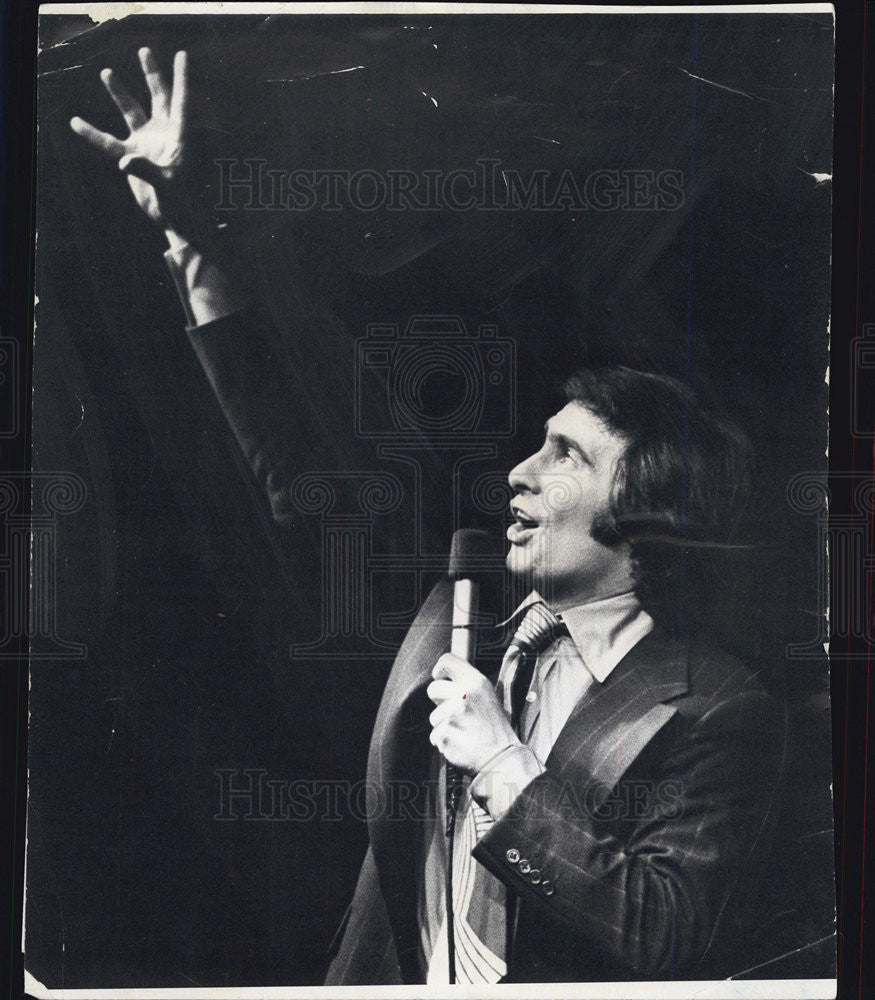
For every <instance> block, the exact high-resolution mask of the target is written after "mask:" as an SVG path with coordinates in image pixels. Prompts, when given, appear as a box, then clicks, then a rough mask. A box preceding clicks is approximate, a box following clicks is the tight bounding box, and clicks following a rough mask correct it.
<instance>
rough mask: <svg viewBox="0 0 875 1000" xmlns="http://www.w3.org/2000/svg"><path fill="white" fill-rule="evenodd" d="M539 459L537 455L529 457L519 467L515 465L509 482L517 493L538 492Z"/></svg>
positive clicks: (509, 476) (508, 478) (508, 477)
mask: <svg viewBox="0 0 875 1000" xmlns="http://www.w3.org/2000/svg"><path fill="white" fill-rule="evenodd" d="M537 458H538V455H537V453H536V454H534V455H529V457H528V458H524V459H523V460H522V462H520V463H519V465H515V466H514V467H513V468H512V469H511V470H510V472H509V473H508V476H507V481H508V482H509V483H510V486H511V489H512V490H513V491H514V492H515V493H537V492H538V490H539V486H538V475H537Z"/></svg>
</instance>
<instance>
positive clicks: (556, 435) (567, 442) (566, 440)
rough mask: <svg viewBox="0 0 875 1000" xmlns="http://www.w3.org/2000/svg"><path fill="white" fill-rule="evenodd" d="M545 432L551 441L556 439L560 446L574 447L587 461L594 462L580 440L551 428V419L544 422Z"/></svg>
mask: <svg viewBox="0 0 875 1000" xmlns="http://www.w3.org/2000/svg"><path fill="white" fill-rule="evenodd" d="M544 434H545V436H546V438H547V439H548V440H549V441H554V442H555V443H556V444H558V445H560V447H566V448H573V449H574V450H575V451H576V452H577V453H578V454H579V455H580V456H581V458H582V459H583V460H584V461H585V462H587V463H588V464H589V465H592V464H593V461H592V458H591V457H590V455H589V453H588V452H587V451H586V449H585V448H584V447H583V446H582V445H581V444H580V442H579V441H575V440H574V438H570V437H568V435H566V434H561V433H560V432H559V431H552V430H550V421H549V420H548V421H547V422H546V423H545V424H544Z"/></svg>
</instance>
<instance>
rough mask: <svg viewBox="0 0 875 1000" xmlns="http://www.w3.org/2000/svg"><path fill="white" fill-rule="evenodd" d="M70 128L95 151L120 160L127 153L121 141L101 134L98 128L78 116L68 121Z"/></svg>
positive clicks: (112, 136) (104, 133)
mask: <svg viewBox="0 0 875 1000" xmlns="http://www.w3.org/2000/svg"><path fill="white" fill-rule="evenodd" d="M70 128H71V129H73V131H74V132H75V133H76V135H81V136H82V138H83V139H85V140H86V141H87V142H90V143H91V145H92V146H96V147H97V149H100V150H102V151H103V152H104V153H108V154H109V155H110V156H112V157H115V158H116V159H119V158H121V157H122V156H124V155H125V154H126V153H127V148H126V147H125V144H124V143H123V142H122V141H121V139H116V137H115V136H114V135H110V134H109V133H108V132H101V131H100V129H99V128H95V127H94V126H93V125H89V124H88V122H86V121H84V120H83V119H82V118H79V117H78V116H77V117H76V118H71V119H70Z"/></svg>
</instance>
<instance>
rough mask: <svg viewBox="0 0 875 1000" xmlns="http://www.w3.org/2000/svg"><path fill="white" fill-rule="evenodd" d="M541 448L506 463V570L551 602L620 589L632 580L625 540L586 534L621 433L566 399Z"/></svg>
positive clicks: (603, 496) (598, 510)
mask: <svg viewBox="0 0 875 1000" xmlns="http://www.w3.org/2000/svg"><path fill="white" fill-rule="evenodd" d="M545 429H546V437H545V440H544V444H543V446H542V447H541V449H540V451H537V452H536V453H535V454H534V455H531V456H530V457H529V458H527V459H526V460H525V461H523V462H521V463H520V464H519V465H518V466H516V468H514V469H512V470H511V473H510V475H509V476H508V480H509V482H510V485H511V487H512V488H513V490H514V493H515V496H514V498H513V500H512V501H511V512H512V513H513V515H514V519H515V520H514V523H513V524H512V525H511V526H510V528H509V529H508V532H507V538H508V541H509V542H510V551H509V552H508V554H507V568H508V569H509V570H510V572H511V573H515V574H523V573H529V574H531V577H532V585H533V586H534V587H535V588H537V589H538V590H539V591H540V592H541V594H542V596H543V597H544V598H545V599H546V600H549V601H550V602H551V603H552V604H553V605H554V606H555V607H557V609H560V610H561V608H563V607H565V608H567V607H571V606H573V605H574V604H579V603H582V602H584V601H592V600H596V599H598V598H600V597H608V596H610V595H612V594H617V593H622V592H623V591H625V590H629V589H630V588H631V586H632V577H631V563H630V559H629V547H628V545H627V544H626V543H622V542H621V543H619V544H617V545H611V546H606V545H603V544H601V543H600V542H597V541H596V540H595V539H594V538H593V537H592V528H593V524H594V522H595V521H596V519H601V518H603V517H605V516H606V515H607V514H608V510H609V506H610V497H611V487H612V484H613V480H614V471H615V469H616V467H617V461H618V460H619V458H620V457H621V456H622V454H623V450H624V448H625V446H626V442H625V440H624V439H623V438H622V437H620V436H619V435H617V434H615V433H614V432H612V431H611V430H609V429H608V428H607V427H606V426H605V425H604V424H603V423H602V422H601V420H599V419H598V418H597V417H596V416H594V415H593V414H592V413H591V412H590V411H589V410H588V409H586V407H584V406H583V405H581V404H580V403H568V404H567V406H565V407H563V409H561V410H560V411H559V412H558V413H557V414H556V415H555V416H553V417H551V418H550V419H549V420H548V421H547V424H546V428H545Z"/></svg>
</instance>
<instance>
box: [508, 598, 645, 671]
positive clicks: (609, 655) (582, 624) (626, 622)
mask: <svg viewBox="0 0 875 1000" xmlns="http://www.w3.org/2000/svg"><path fill="white" fill-rule="evenodd" d="M538 601H541V602H543V603H544V604H546V603H547V602H546V601H544V599H543V598H542V597H541V595H540V594H539V593H538V592H537V591H536V590H533V591H532V592H531V593H530V594H529V596H528V597H527V598H526V599H525V600H524V601H523V602H522V604H520V606H519V607H518V608H517V610H516V611H515V612H514V615H513V616H512V617H513V618H517V616H519V615H521V614H523V613H524V612H525V611H526V609H527V608H529V607H530V606H531V605H532V604H536V603H537V602H538ZM548 607H549V605H548ZM557 617H558V618H560V619H561V620H562V621H563V622H564V623H565V625H566V626H567V627H568V631H569V633H570V635H571V639H572V641H573V642H574V645H575V646H576V647H577V650H578V652H579V653H580V655H581V657H582V658H583V662H584V664H585V665H586V667H587V669H588V670H589V672H590V673H591V674H592V675H593V677H594V678H595V679H596V680H597V681H598V682H599V683H600V684H601V683H604V681H605V680H606V679H607V677H608V676H609V674H610V673H611V671H612V670H613V669H614V667H616V666H617V664H618V663H619V662H620V660H622V659H623V657H624V656H625V655H626V654H627V653H628V652H629V650H630V649H632V647H633V646H635V645H637V644H638V643H639V642H640V641H641V640H642V639H643V638H644V636H645V635H647V633H648V632H650V631H651V630H652V629H653V627H654V622H653V619H652V618H651V617H650V615H649V614H647V612H646V611H645V610H644V609H643V608H642V607H641V604H640V602H639V600H638V598H637V597H636V596H635V592H634V591H632V590H630V591H627V592H626V593H624V594H615V595H614V596H613V597H604V598H602V599H600V600H598V601H589V602H587V603H585V604H577V605H575V606H574V607H573V608H567V609H566V610H565V611H562V612H557Z"/></svg>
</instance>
